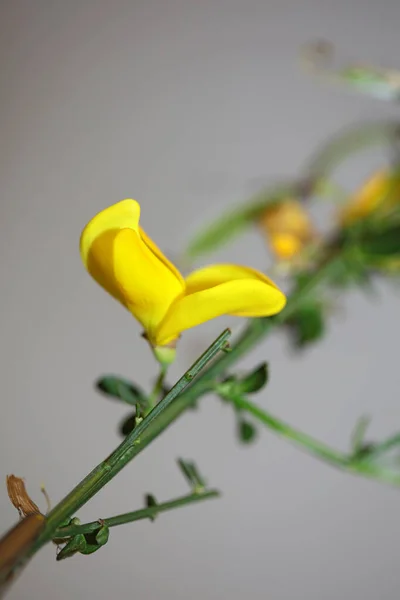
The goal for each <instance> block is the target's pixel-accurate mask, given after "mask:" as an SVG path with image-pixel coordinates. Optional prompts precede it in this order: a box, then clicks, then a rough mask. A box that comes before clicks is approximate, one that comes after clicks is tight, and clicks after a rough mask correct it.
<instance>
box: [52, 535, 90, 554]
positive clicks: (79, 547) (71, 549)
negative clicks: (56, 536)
mask: <svg viewBox="0 0 400 600" xmlns="http://www.w3.org/2000/svg"><path fill="white" fill-rule="evenodd" d="M85 547H86V540H85V537H84V535H82V534H81V533H79V534H78V535H74V537H72V538H71V539H70V540H69V541H68V542H67V543H66V544H65V546H64V548H62V549H61V550H60V552H59V553H58V554H57V558H56V560H57V561H60V560H64V559H65V558H70V557H71V556H73V555H74V554H76V553H77V552H82V551H83V550H84V549H85Z"/></svg>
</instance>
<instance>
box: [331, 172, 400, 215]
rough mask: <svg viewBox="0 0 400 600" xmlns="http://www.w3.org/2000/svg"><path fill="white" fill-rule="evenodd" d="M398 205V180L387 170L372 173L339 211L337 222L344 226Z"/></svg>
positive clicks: (399, 193)
mask: <svg viewBox="0 0 400 600" xmlns="http://www.w3.org/2000/svg"><path fill="white" fill-rule="evenodd" d="M396 205H400V179H399V176H398V174H395V173H393V172H391V171H388V170H381V171H378V172H376V173H374V174H373V175H372V176H371V177H370V178H369V179H368V180H367V181H366V182H365V183H364V184H363V185H362V186H361V188H360V189H359V190H358V191H357V192H356V193H355V194H354V195H353V196H352V197H351V198H350V200H349V202H348V203H347V204H346V205H345V206H344V207H343V208H342V209H341V211H340V214H339V221H340V223H341V224H342V225H344V226H349V225H353V224H354V223H356V222H357V221H360V220H362V219H365V218H366V217H369V216H370V215H371V214H372V213H374V212H375V211H377V210H382V211H385V210H390V209H392V208H394V207H395V206H396Z"/></svg>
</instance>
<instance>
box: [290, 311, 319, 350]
mask: <svg viewBox="0 0 400 600" xmlns="http://www.w3.org/2000/svg"><path fill="white" fill-rule="evenodd" d="M288 327H289V331H290V333H291V337H292V340H293V343H294V345H295V346H296V347H297V348H304V347H305V346H307V345H309V344H311V343H313V342H316V341H318V340H320V339H321V338H322V337H323V335H324V332H325V322H324V315H323V310H322V305H321V303H320V302H318V301H311V300H310V301H308V302H307V303H304V304H303V305H302V306H300V307H299V308H298V309H297V310H296V312H295V313H294V314H293V316H292V317H291V319H290V320H289V321H288Z"/></svg>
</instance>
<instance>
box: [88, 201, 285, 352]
mask: <svg viewBox="0 0 400 600" xmlns="http://www.w3.org/2000/svg"><path fill="white" fill-rule="evenodd" d="M139 217H140V205H139V204H138V202H136V201H135V200H131V199H127V200H122V201H121V202H118V203H117V204H114V205H113V206H110V207H109V208H106V209H105V210H103V211H101V212H100V213H99V214H98V215H96V216H95V217H94V218H93V219H92V220H91V221H90V222H89V223H88V224H87V225H86V227H85V229H84V230H83V232H82V236H81V241H80V251H81V256H82V260H83V263H84V265H85V266H86V268H87V270H88V272H89V273H90V275H91V276H92V277H93V278H94V279H95V280H96V281H97V282H98V283H99V284H100V285H101V286H102V287H103V288H104V289H105V290H106V291H107V292H109V293H110V294H111V295H112V296H114V298H116V299H117V300H119V302H121V304H123V305H124V306H125V307H126V308H127V309H128V310H129V311H130V312H131V313H132V314H133V316H134V317H135V318H136V319H137V320H138V321H139V322H140V323H141V325H142V326H143V328H144V331H145V337H146V338H147V339H148V340H149V342H150V344H151V345H152V346H153V347H154V348H157V347H165V346H173V345H174V342H175V341H176V339H177V338H178V337H179V335H180V334H181V332H182V331H184V330H186V329H189V328H191V327H195V326H196V325H199V324H200V323H204V322H205V321H208V320H210V319H213V318H214V317H218V316H220V315H224V314H228V315H234V316H239V317H265V316H270V315H274V314H276V313H278V312H280V311H281V310H282V309H283V307H284V306H285V303H286V298H285V296H284V294H283V293H282V292H281V291H280V290H279V289H278V288H277V286H276V285H275V284H274V283H273V282H272V281H271V280H270V279H269V278H268V277H266V276H265V275H263V274H262V273H260V272H258V271H256V270H254V269H250V268H249V267H243V266H238V265H229V264H220V265H211V266H208V267H205V268H203V269H199V270H197V271H194V272H193V273H191V274H190V275H189V276H188V277H186V279H184V278H183V277H182V275H181V274H180V273H179V271H178V270H177V269H176V267H174V265H173V264H172V263H170V262H169V260H168V259H167V258H166V257H165V256H164V255H163V254H162V252H161V250H159V248H158V247H157V246H156V245H155V244H154V242H153V241H152V240H151V239H150V238H149V237H147V235H146V234H145V232H144V231H143V230H142V229H141V227H140V226H139Z"/></svg>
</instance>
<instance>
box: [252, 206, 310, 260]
mask: <svg viewBox="0 0 400 600" xmlns="http://www.w3.org/2000/svg"><path fill="white" fill-rule="evenodd" d="M258 224H259V226H260V227H261V230H262V231H263V232H265V234H266V236H267V240H268V244H269V246H270V248H271V250H272V252H273V253H274V254H275V256H276V257H277V258H278V259H279V260H284V261H290V260H291V259H293V258H294V257H296V256H297V255H299V254H300V253H301V252H302V251H303V250H304V248H305V247H306V246H307V245H308V244H309V243H310V242H312V241H314V240H315V239H316V234H315V230H314V227H313V225H312V223H311V219H310V217H309V214H308V213H307V211H306V210H305V209H304V208H303V206H302V204H301V203H300V202H299V201H298V200H292V199H288V200H284V201H282V202H280V203H279V204H275V205H273V206H271V207H267V208H266V209H265V211H264V212H263V213H262V215H261V217H260V218H259V221H258Z"/></svg>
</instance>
